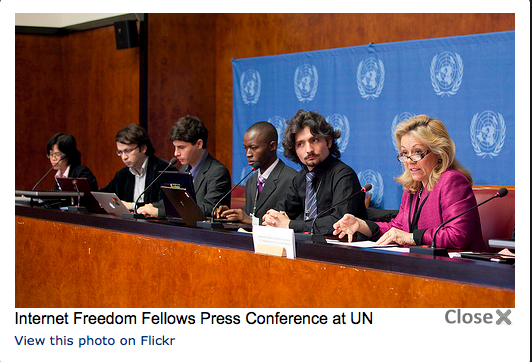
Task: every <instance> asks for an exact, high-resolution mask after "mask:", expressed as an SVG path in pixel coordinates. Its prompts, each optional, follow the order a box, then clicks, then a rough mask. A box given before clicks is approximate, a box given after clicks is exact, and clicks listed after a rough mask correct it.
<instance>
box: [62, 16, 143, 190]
mask: <svg viewBox="0 0 532 362" xmlns="http://www.w3.org/2000/svg"><path fill="white" fill-rule="evenodd" d="M63 42H64V52H63V62H64V71H65V75H66V76H65V97H64V98H65V115H64V117H65V118H66V120H67V126H66V132H68V133H72V134H73V135H74V136H75V137H76V140H77V141H78V148H79V149H80V151H81V152H82V162H83V164H85V165H86V166H87V167H89V168H90V169H91V170H92V172H93V173H94V174H95V175H96V178H97V179H98V185H99V187H103V186H105V185H107V183H108V182H109V181H111V179H112V178H113V177H114V175H115V173H116V171H118V169H120V168H122V167H124V164H123V162H122V160H121V159H120V158H119V157H118V156H116V154H115V151H116V142H115V134H116V132H117V131H118V130H119V129H120V128H122V127H124V126H125V125H127V124H130V123H139V48H131V49H120V50H117V49H116V42H115V32H114V26H106V27H103V28H98V29H93V30H89V31H83V32H77V33H73V34H70V35H68V36H66V37H64V38H63Z"/></svg>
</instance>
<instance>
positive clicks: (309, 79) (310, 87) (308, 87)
mask: <svg viewBox="0 0 532 362" xmlns="http://www.w3.org/2000/svg"><path fill="white" fill-rule="evenodd" d="M294 90H295V92H296V97H297V99H298V100H299V101H300V102H310V101H312V100H313V99H314V96H315V95H316V92H317V91H318V70H317V69H316V67H315V66H313V65H310V64H303V65H302V66H300V67H297V69H296V72H295V74H294Z"/></svg>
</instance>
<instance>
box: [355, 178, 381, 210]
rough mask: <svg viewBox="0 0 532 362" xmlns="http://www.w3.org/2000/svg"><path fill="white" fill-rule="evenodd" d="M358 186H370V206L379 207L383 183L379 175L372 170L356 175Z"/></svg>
mask: <svg viewBox="0 0 532 362" xmlns="http://www.w3.org/2000/svg"><path fill="white" fill-rule="evenodd" d="M358 179H359V181H360V184H362V185H365V184H371V185H372V186H373V187H372V188H371V190H370V191H368V193H370V194H371V201H370V205H371V206H373V207H379V206H381V203H382V195H383V193H384V182H383V181H382V176H381V174H380V173H378V172H376V171H373V170H366V171H362V172H361V173H359V174H358Z"/></svg>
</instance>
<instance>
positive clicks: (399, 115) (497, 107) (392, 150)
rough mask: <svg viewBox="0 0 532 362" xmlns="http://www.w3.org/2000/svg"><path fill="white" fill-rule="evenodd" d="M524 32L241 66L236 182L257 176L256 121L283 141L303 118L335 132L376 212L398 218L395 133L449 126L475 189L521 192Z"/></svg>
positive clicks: (236, 91) (236, 97)
mask: <svg viewBox="0 0 532 362" xmlns="http://www.w3.org/2000/svg"><path fill="white" fill-rule="evenodd" d="M514 87H515V32H513V31H510V32H500V33H489V34H479V35H468V36H459V37H450V38H438V39H426V40H418V41H406V42H397V43H386V44H369V45H365V46H356V47H348V48H340V49H329V50H320V51H312V52H304V53H295V54H284V55H276V56H266V57H257V58H246V59H233V173H232V174H233V182H238V181H239V180H240V178H242V177H243V176H244V175H245V174H246V173H247V172H248V171H249V170H250V167H249V166H248V165H247V161H246V157H245V152H244V149H243V146H242V140H243V137H244V133H245V131H246V129H247V128H248V127H249V126H250V125H252V124H253V123H255V122H258V121H268V122H270V123H272V124H273V125H274V126H275V127H276V128H277V131H278V132H279V148H278V153H279V156H280V157H281V158H282V159H283V161H285V162H286V163H287V164H288V165H290V166H292V167H294V168H295V169H296V170H299V169H300V166H299V165H297V164H294V163H293V162H291V161H288V160H287V159H286V158H285V157H284V156H282V154H283V151H284V150H283V148H282V145H281V139H282V134H283V131H284V128H285V121H286V120H287V119H290V118H291V117H292V116H293V115H294V114H295V113H296V112H297V111H298V110H299V109H305V110H312V111H316V112H318V113H320V114H322V115H323V116H324V117H325V118H326V119H327V120H328V121H329V123H331V124H333V125H334V127H335V128H336V129H339V130H341V132H342V137H341V138H340V139H339V140H338V143H339V146H340V151H341V153H342V157H341V159H342V160H343V161H344V162H345V163H346V164H348V165H349V166H351V167H352V168H353V169H354V170H355V171H356V173H357V174H358V177H359V179H360V183H361V184H362V185H364V184H365V183H371V184H372V185H373V190H372V191H371V193H372V199H371V202H372V205H371V206H372V207H378V208H384V209H397V208H398V207H399V203H400V198H401V193H402V189H401V186H400V185H399V184H398V183H397V182H396V181H395V180H394V179H393V177H394V176H398V175H400V174H401V173H402V169H401V164H400V163H399V162H398V161H397V159H396V155H397V153H398V151H397V145H396V144H395V140H394V138H393V130H394V128H395V126H396V125H397V123H399V122H401V121H403V120H405V119H408V118H410V117H412V116H415V115H419V114H427V115H429V116H431V117H436V118H439V119H441V120H442V121H443V122H444V123H445V125H446V126H447V129H448V131H449V133H450V134H451V137H452V138H453V140H454V142H455V144H456V155H457V159H458V160H459V161H460V162H461V163H462V164H463V165H464V166H465V167H466V168H468V169H469V170H470V171H471V172H472V174H473V179H474V183H475V184H495V185H514V184H515V162H514V159H515V158H514V151H515V88H514Z"/></svg>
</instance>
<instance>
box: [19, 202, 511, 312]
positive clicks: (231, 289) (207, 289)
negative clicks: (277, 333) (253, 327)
mask: <svg viewBox="0 0 532 362" xmlns="http://www.w3.org/2000/svg"><path fill="white" fill-rule="evenodd" d="M15 224H16V225H15V238H16V248H15V289H16V290H15V306H16V307H20V308H37V307H49V308H91V307H101V308H108V307H115V308H116V307H128V308H174V307H179V308H186V307H194V308H208V307H213V308H215V307H227V308H230V307H239V308H262V307H264V308H266V307H271V308H273V307H275V308H306V307H316V308H322V307H330V308H331V307H334V308H381V307H439V308H468V307H476V308H484V307H488V308H513V307H515V267H514V266H511V265H500V264H496V263H487V262H481V261H472V260H455V259H449V258H440V257H438V258H436V259H431V258H430V257H427V256H420V255H409V254H404V253H394V252H390V251H385V250H373V249H371V250H370V249H359V248H351V247H343V246H332V245H321V244H312V243H299V242H298V243H297V245H296V252H297V254H296V255H297V258H296V259H295V260H289V259H286V258H280V257H273V256H265V255H257V254H254V252H253V241H252V237H251V235H249V234H242V233H237V232H230V231H215V230H201V229H197V228H188V227H178V226H174V225H170V224H167V223H166V222H157V221H149V220H131V219H122V218H119V217H114V216H110V215H95V214H77V213H73V212H67V211H59V210H44V209H39V208H32V207H28V206H20V205H16V206H15Z"/></svg>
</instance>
